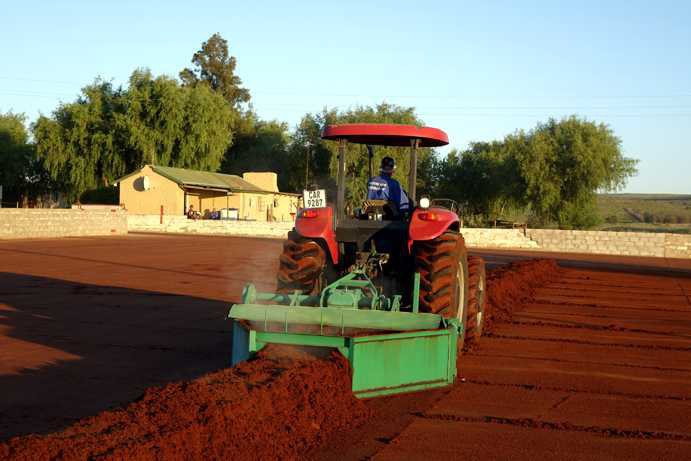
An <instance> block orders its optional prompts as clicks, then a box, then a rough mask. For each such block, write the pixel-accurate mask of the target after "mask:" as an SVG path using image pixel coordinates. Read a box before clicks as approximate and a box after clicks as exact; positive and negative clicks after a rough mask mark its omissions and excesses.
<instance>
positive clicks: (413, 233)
mask: <svg viewBox="0 0 691 461" xmlns="http://www.w3.org/2000/svg"><path fill="white" fill-rule="evenodd" d="M449 229H452V230H460V221H459V219H458V215H457V214H456V213H454V212H453V211H450V210H447V209H446V208H426V209H421V208H417V209H416V210H415V211H413V216H411V218H410V226H409V228H408V251H409V252H410V251H412V248H413V243H414V242H416V241H421V240H432V239H435V238H437V237H439V236H440V235H441V234H443V233H444V232H446V231H447V230H449Z"/></svg>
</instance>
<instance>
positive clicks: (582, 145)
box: [507, 117, 637, 228]
mask: <svg viewBox="0 0 691 461" xmlns="http://www.w3.org/2000/svg"><path fill="white" fill-rule="evenodd" d="M507 140H508V141H509V142H510V143H512V144H514V145H515V150H514V152H515V156H516V158H517V161H518V166H519V170H520V174H521V177H522V178H523V180H524V181H525V186H526V187H525V191H524V199H525V201H526V202H527V203H528V204H529V205H530V207H531V211H532V212H533V213H534V214H535V215H536V216H538V217H540V218H543V219H545V220H550V221H553V222H556V223H557V224H559V225H560V226H561V227H571V226H574V227H578V228H581V227H588V226H590V225H594V224H595V223H596V222H597V219H596V213H595V199H596V192H597V191H598V190H605V191H611V190H617V189H619V188H621V187H623V186H624V185H625V184H626V180H627V178H629V177H631V176H633V175H634V174H635V173H636V163H637V161H636V160H633V159H630V158H626V157H624V156H623V155H622V153H621V141H620V140H619V138H617V137H616V136H615V135H614V133H613V132H612V130H611V129H610V128H609V127H608V126H607V125H604V124H595V123H593V122H589V121H586V120H581V119H578V118H577V117H569V118H567V119H564V120H561V121H556V120H554V119H550V120H549V121H548V122H547V123H544V124H539V125H538V126H537V127H536V128H535V129H534V130H532V131H531V132H529V133H527V134H524V133H520V132H519V133H518V134H517V135H515V136H511V137H508V138H507Z"/></svg>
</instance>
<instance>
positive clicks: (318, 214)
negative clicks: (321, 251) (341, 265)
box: [295, 207, 338, 264]
mask: <svg viewBox="0 0 691 461" xmlns="http://www.w3.org/2000/svg"><path fill="white" fill-rule="evenodd" d="M295 230H296V231H297V232H298V233H299V234H300V235H301V236H303V237H307V238H311V239H315V240H316V241H318V242H320V243H323V244H324V245H326V249H328V250H329V254H330V255H331V261H332V262H333V263H334V264H338V243H337V242H336V232H335V231H334V212H333V208H331V207H324V208H301V209H300V210H298V213H297V218H296V219H295Z"/></svg>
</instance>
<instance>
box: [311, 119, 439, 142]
mask: <svg viewBox="0 0 691 461" xmlns="http://www.w3.org/2000/svg"><path fill="white" fill-rule="evenodd" d="M322 138H323V139H329V140H339V139H345V140H347V141H349V142H354V143H357V144H372V145H377V146H398V147H406V146H410V145H411V144H412V143H413V142H414V141H416V140H417V141H418V143H417V147H439V146H445V145H447V144H448V143H449V137H448V136H447V135H446V133H444V132H443V131H442V130H440V129H439V128H431V127H427V126H423V127H420V126H415V125H396V124H393V123H348V124H344V125H328V126H327V127H326V128H324V132H323V133H322Z"/></svg>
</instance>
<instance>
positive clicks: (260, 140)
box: [219, 114, 291, 190]
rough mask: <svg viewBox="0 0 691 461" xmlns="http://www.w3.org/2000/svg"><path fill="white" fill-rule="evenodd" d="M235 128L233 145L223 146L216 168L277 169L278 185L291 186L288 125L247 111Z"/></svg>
mask: <svg viewBox="0 0 691 461" xmlns="http://www.w3.org/2000/svg"><path fill="white" fill-rule="evenodd" d="M236 130H237V131H236V132H235V134H234V140H233V145H232V146H231V147H230V148H229V149H228V150H227V152H226V155H225V156H224V158H223V162H222V163H221V168H220V170H219V171H221V172H223V173H229V174H237V175H242V173H244V172H246V171H272V172H274V173H278V180H279V184H278V186H279V189H280V190H291V187H290V178H291V167H290V164H289V161H288V160H289V159H288V145H289V143H290V134H289V133H288V125H287V124H286V123H284V122H278V121H275V120H273V121H263V120H259V119H258V118H257V117H256V115H254V114H250V115H249V116H247V117H244V118H243V120H242V121H241V123H239V124H238V125H237V126H236Z"/></svg>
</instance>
